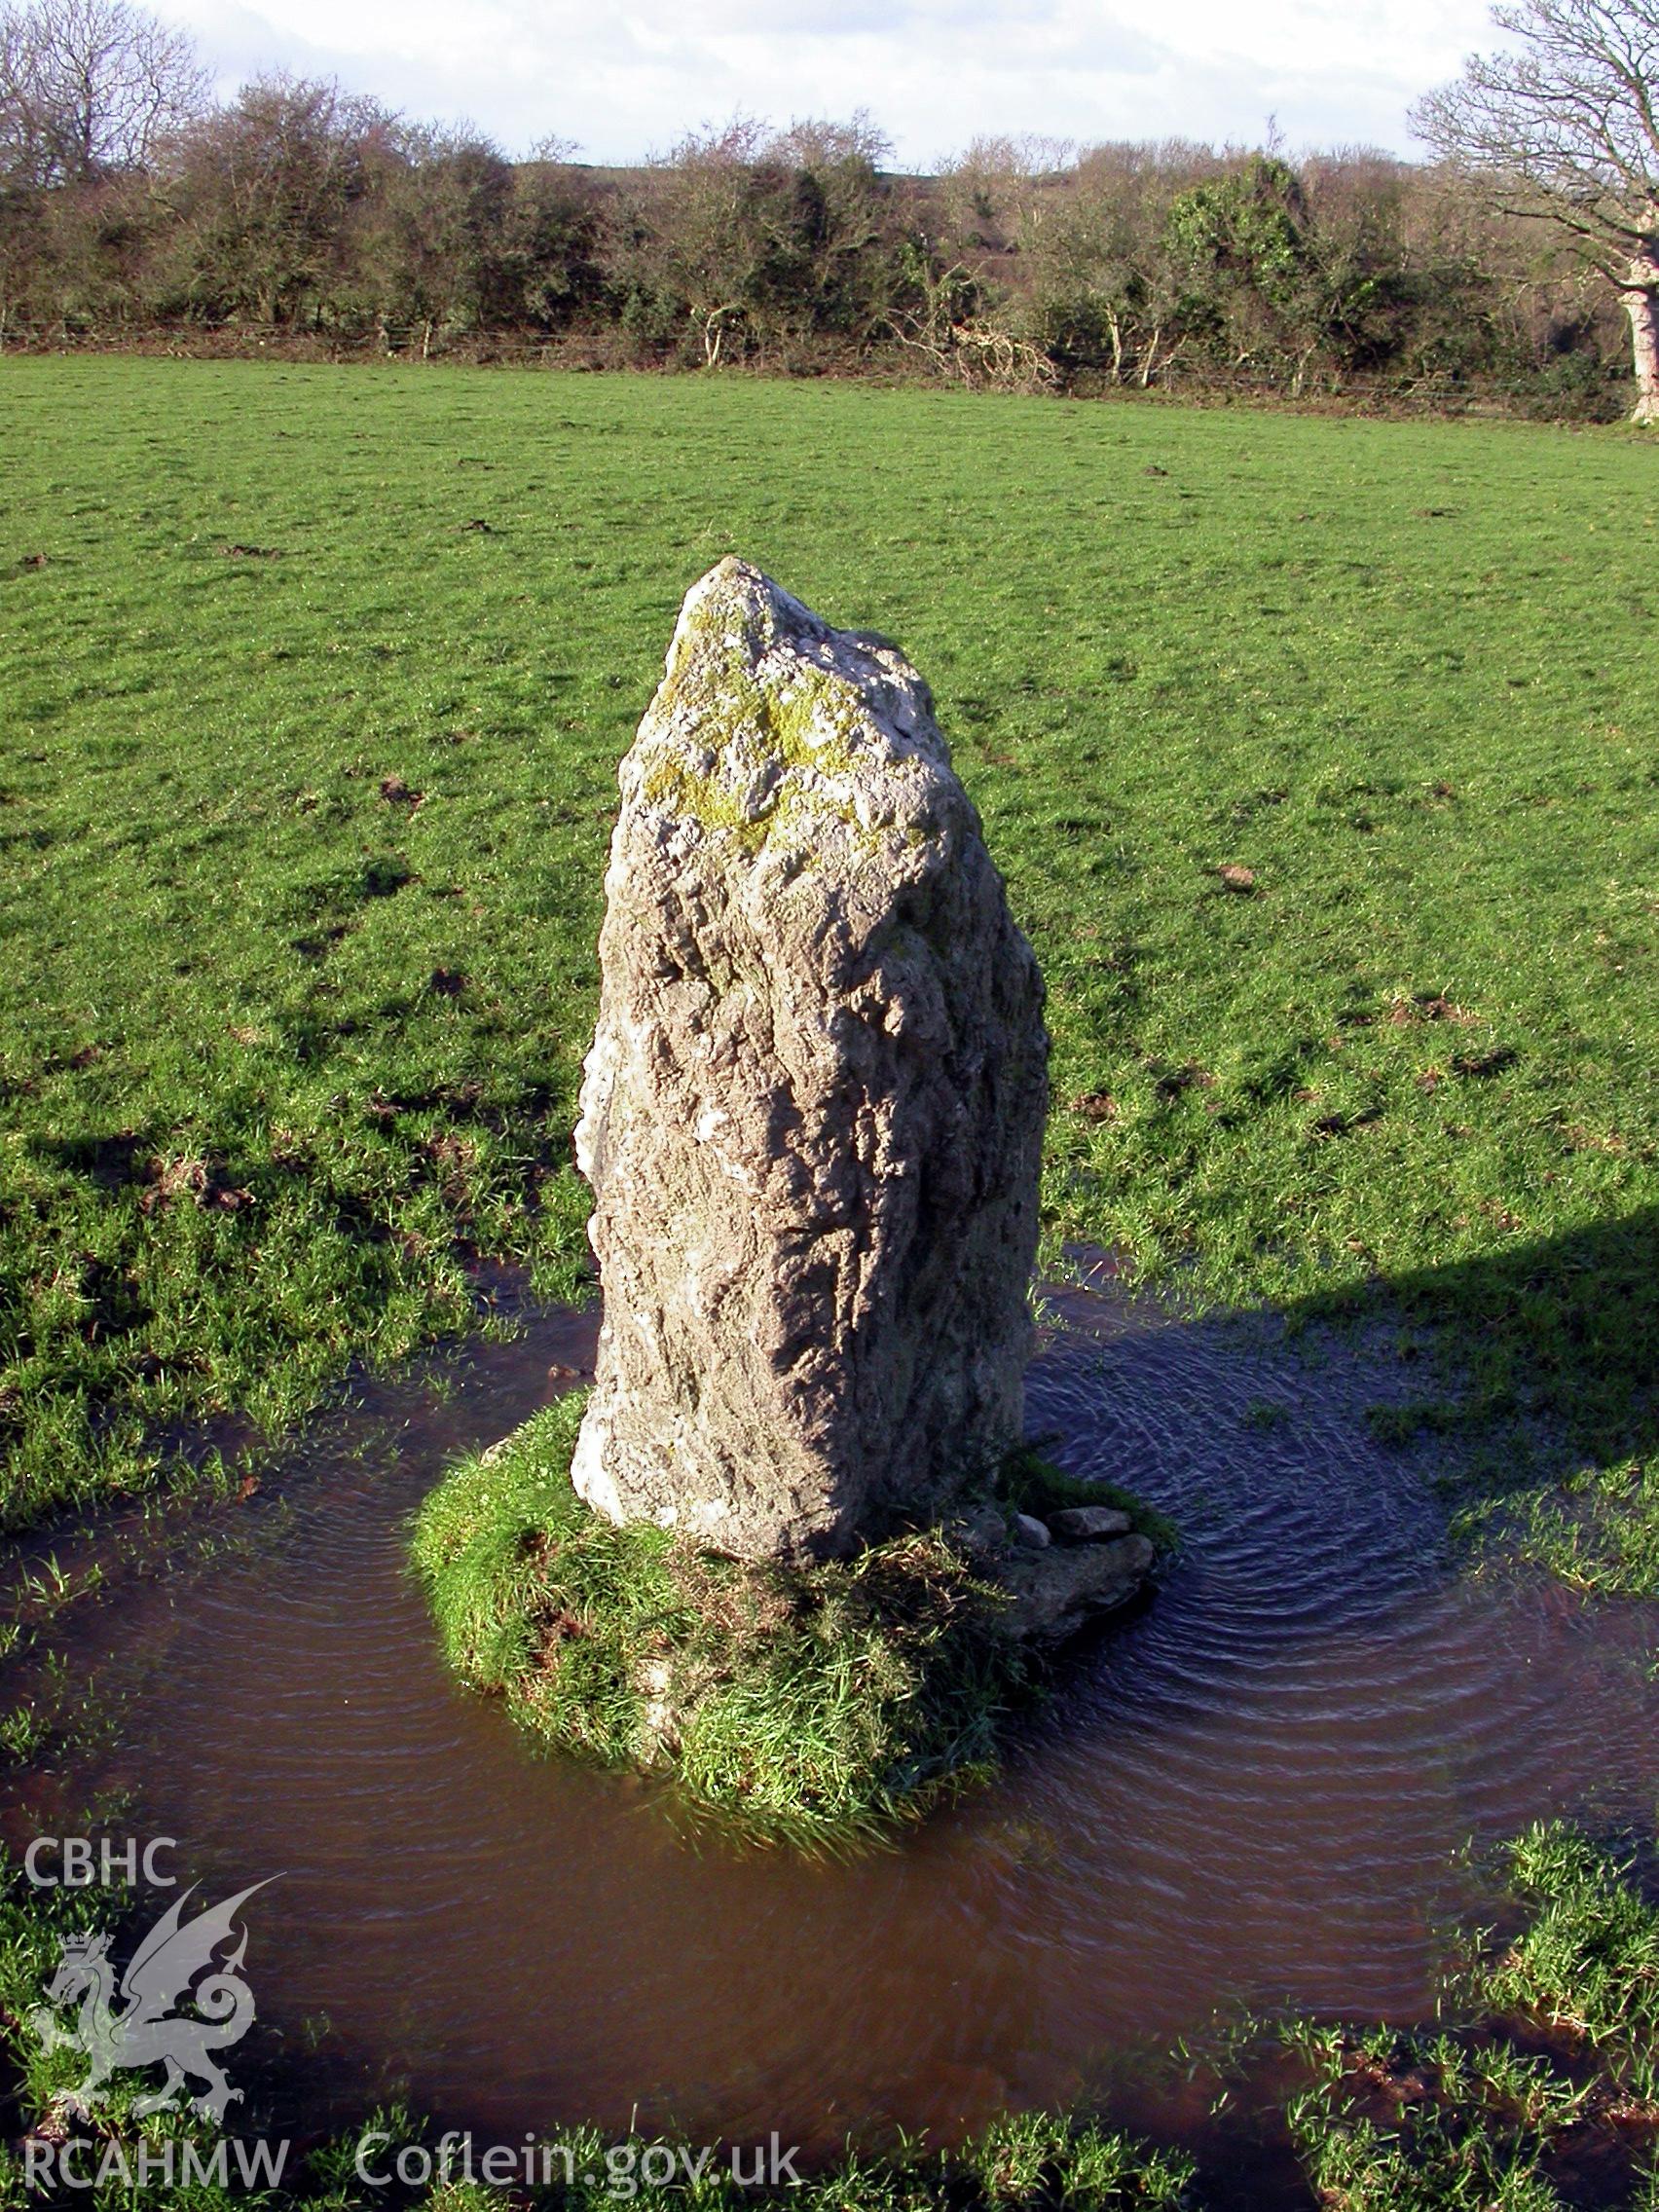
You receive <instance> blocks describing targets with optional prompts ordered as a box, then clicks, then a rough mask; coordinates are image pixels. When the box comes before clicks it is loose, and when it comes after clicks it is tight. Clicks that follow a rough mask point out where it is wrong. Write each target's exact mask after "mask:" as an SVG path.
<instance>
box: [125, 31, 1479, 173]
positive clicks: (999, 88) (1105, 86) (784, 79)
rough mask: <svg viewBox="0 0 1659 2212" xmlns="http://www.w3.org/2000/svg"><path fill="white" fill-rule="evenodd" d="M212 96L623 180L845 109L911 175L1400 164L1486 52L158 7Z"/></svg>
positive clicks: (1258, 36) (1314, 38)
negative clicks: (983, 154) (625, 168)
mask: <svg viewBox="0 0 1659 2212" xmlns="http://www.w3.org/2000/svg"><path fill="white" fill-rule="evenodd" d="M160 12H161V13H163V14H166V15H167V16H169V17H171V18H174V19H175V20H177V21H180V22H183V23H185V24H187V25H188V26H189V28H190V29H191V30H192V31H194V32H195V33H196V35H197V37H198V38H199V39H200V40H201V42H202V45H203V50H204V52H205V53H206V55H207V56H208V57H209V58H210V59H211V60H212V62H213V63H214V64H215V66H216V67H218V68H219V69H220V70H221V71H222V72H223V75H224V78H225V81H226V85H227V88H229V87H231V86H234V84H235V83H236V82H237V81H238V79H239V78H240V77H243V76H247V75H250V74H252V73H253V72H254V71H256V70H259V69H261V68H270V67H273V66H282V67H286V68H289V69H293V70H297V71H300V72H302V73H305V74H309V75H326V76H332V77H338V78H339V79H340V80H341V81H342V83H344V84H346V85H348V86H349V87H350V88H351V89H352V90H354V91H361V92H375V93H377V94H378V95H379V96H380V97H381V98H383V99H385V100H387V102H388V103H389V104H391V105H393V106H396V107H401V108H403V109H404V110H406V111H407V112H408V113H410V114H413V115H420V116H429V117H434V118H442V119H445V120H452V121H453V120H459V119H461V118H465V119H467V120H469V121H471V122H473V123H475V124H478V125H480V126H482V127H483V128H484V129H486V130H488V131H489V132H490V133H491V134H492V135H494V136H495V137H497V138H498V140H499V141H500V142H501V144H502V145H503V146H504V147H505V148H506V149H507V151H508V152H512V153H517V152H521V151H523V150H525V149H526V148H528V147H529V146H530V145H531V144H532V143H534V142H535V140H537V139H541V138H544V137H547V136H549V135H552V136H557V137H560V138H564V139H567V140H573V141H574V142H575V144H576V145H577V146H578V147H579V149H580V151H581V154H582V156H583V157H584V158H585V159H587V160H589V161H595V162H623V161H635V160H638V159H639V158H640V157H641V156H643V155H645V153H647V152H650V151H663V150H666V148H667V147H668V146H669V145H670V144H671V143H672V142H673V141H674V140H675V138H677V137H678V136H680V135H681V134H682V132H683V131H685V130H686V129H691V128H693V127H695V126H698V125H702V124H705V123H713V122H719V121H723V120H724V119H725V118H727V117H729V116H731V115H734V114H736V113H739V112H742V113H745V114H749V115H755V116H759V117H762V118H765V119H767V120H771V121H776V122H779V123H785V122H789V121H790V120H791V119H793V118H794V117H802V116H808V115H818V116H835V117H840V116H846V115H850V114H851V113H852V112H853V111H854V110H855V109H857V108H861V107H863V108H867V109H868V111H869V113H870V115H871V117H872V118H873V120H874V121H875V122H876V123H877V124H878V125H879V126H880V128H881V129H883V130H885V131H886V132H887V134H888V136H889V137H890V138H891V139H892V140H893V142H894V145H895V147H896V148H897V152H898V158H899V162H900V164H901V165H902V166H905V167H909V168H927V167H930V166H933V164H934V163H935V162H936V161H937V160H938V158H939V157H940V155H941V154H943V153H945V152H947V151H948V150H950V149H952V148H956V147H960V146H963V145H965V144H966V143H967V142H968V141H969V140H970V139H971V138H974V137H976V136H977V135H981V134H993V133H1023V132H1035V133H1040V134H1042V135H1045V136H1053V137H1061V138H1076V139H1083V140H1093V139H1101V138H1155V137H1161V136H1166V135H1180V136H1183V137H1194V138H1209V139H1216V140H1229V139H1231V140H1235V141H1249V142H1254V141H1256V140H1258V139H1260V137H1261V135H1262V133H1263V132H1264V130H1265V129H1266V128H1267V125H1268V119H1269V118H1270V116H1271V117H1273V118H1275V119H1276V121H1277V125H1278V129H1279V131H1280V132H1281V134H1282V136H1283V137H1284V139H1285V140H1286V142H1287V143H1288V145H1289V146H1290V147H1292V148H1293V149H1295V148H1301V147H1305V146H1311V145H1323V146H1331V145H1351V144H1356V143H1365V144H1369V145H1377V146H1386V147H1390V148H1393V149H1395V150H1396V151H1399V152H1402V153H1409V152H1411V151H1412V150H1413V148H1412V141H1411V138H1410V134H1409V132H1408V130H1407V128H1406V110H1407V108H1408V107H1409V106H1410V104H1411V102H1412V101H1413V99H1415V98H1416V97H1417V95H1418V94H1419V92H1424V91H1426V90H1427V89H1428V87H1429V86H1431V85H1433V84H1435V83H1437V82H1439V81H1440V80H1441V79H1442V78H1445V77H1447V76H1450V75H1452V74H1454V73H1455V71H1456V67H1457V64H1458V62H1459V61H1460V60H1461V58H1462V56H1463V55H1464V54H1465V53H1467V52H1468V51H1469V50H1470V49H1471V48H1473V47H1475V46H1478V45H1481V44H1484V43H1487V40H1488V32H1487V19H1486V7H1485V0H1185V5H1183V6H1181V7H1179V8H1177V7H1173V6H1165V7H1162V8H1149V7H1147V6H1146V5H1145V4H1144V0H1141V4H1140V5H1138V6H1137V5H1134V4H1133V0H624V4H622V5H616V4H614V0H251V4H247V5H244V4H243V0H162V4H161V8H160Z"/></svg>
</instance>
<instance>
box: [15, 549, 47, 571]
mask: <svg viewBox="0 0 1659 2212" xmlns="http://www.w3.org/2000/svg"><path fill="white" fill-rule="evenodd" d="M49 565H50V564H49V562H48V559H47V556H46V555H45V554H44V553H25V554H24V555H23V557H22V559H21V560H20V561H19V562H18V569H19V570H22V569H44V568H47V567H48V566H49Z"/></svg>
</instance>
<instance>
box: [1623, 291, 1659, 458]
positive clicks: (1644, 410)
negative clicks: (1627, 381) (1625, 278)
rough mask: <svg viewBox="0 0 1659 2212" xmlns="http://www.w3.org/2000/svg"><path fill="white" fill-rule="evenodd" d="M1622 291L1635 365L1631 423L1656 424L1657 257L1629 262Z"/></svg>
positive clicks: (1658, 382) (1658, 401) (1658, 374)
mask: <svg viewBox="0 0 1659 2212" xmlns="http://www.w3.org/2000/svg"><path fill="white" fill-rule="evenodd" d="M1630 276H1631V282H1630V289H1629V290H1628V291H1627V292H1626V293H1625V295H1624V304H1625V313H1626V314H1628V315H1629V316H1630V338H1631V352H1632V355H1633V357H1634V360H1635V366H1636V406H1635V408H1634V410H1633V411H1632V414H1631V421H1632V422H1633V423H1648V424H1659V258H1655V257H1654V256H1653V255H1651V254H1639V255H1638V256H1637V257H1636V259H1635V260H1634V261H1633V262H1632V263H1631V265H1630Z"/></svg>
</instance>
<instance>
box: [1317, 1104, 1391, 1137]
mask: <svg viewBox="0 0 1659 2212" xmlns="http://www.w3.org/2000/svg"><path fill="white" fill-rule="evenodd" d="M1382 1119H1383V1109H1382V1107H1381V1106H1361V1107H1360V1108H1358V1109H1357V1111H1356V1112H1354V1113H1352V1114H1324V1115H1321V1116H1320V1118H1319V1120H1318V1121H1316V1122H1315V1123H1314V1124H1313V1126H1312V1127H1311V1128H1310V1129H1309V1132H1308V1133H1309V1136H1311V1137H1320V1138H1324V1137H1346V1136H1349V1135H1351V1134H1352V1132H1353V1131H1354V1130H1355V1129H1368V1128H1369V1127H1370V1126H1371V1124H1372V1123H1373V1122H1380V1121H1382Z"/></svg>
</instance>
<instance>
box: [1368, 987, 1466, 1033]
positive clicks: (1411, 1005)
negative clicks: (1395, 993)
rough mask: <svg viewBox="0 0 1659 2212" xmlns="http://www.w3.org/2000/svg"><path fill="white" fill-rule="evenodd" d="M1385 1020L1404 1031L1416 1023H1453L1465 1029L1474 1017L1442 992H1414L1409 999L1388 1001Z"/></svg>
mask: <svg viewBox="0 0 1659 2212" xmlns="http://www.w3.org/2000/svg"><path fill="white" fill-rule="evenodd" d="M1385 1018H1386V1019H1387V1020H1388V1022H1389V1023H1390V1024H1391V1025H1392V1026H1393V1027H1394V1028H1395V1029H1406V1028H1409V1027H1410V1026H1411V1025H1412V1023H1414V1022H1418V1021H1453V1022H1456V1023H1457V1024H1458V1025H1459V1026H1460V1027H1466V1026H1467V1024H1468V1023H1469V1022H1471V1021H1473V1020H1475V1019H1476V1016H1475V1015H1474V1014H1471V1013H1470V1012H1469V1010H1468V1008H1467V1007H1462V1006H1459V1005H1458V1004H1457V1002H1456V999H1449V998H1448V997H1447V996H1446V993H1445V992H1444V991H1416V992H1414V993H1413V994H1412V996H1411V997H1410V998H1395V999H1390V1000H1389V1002H1388V1012H1387V1015H1386V1017H1385Z"/></svg>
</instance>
